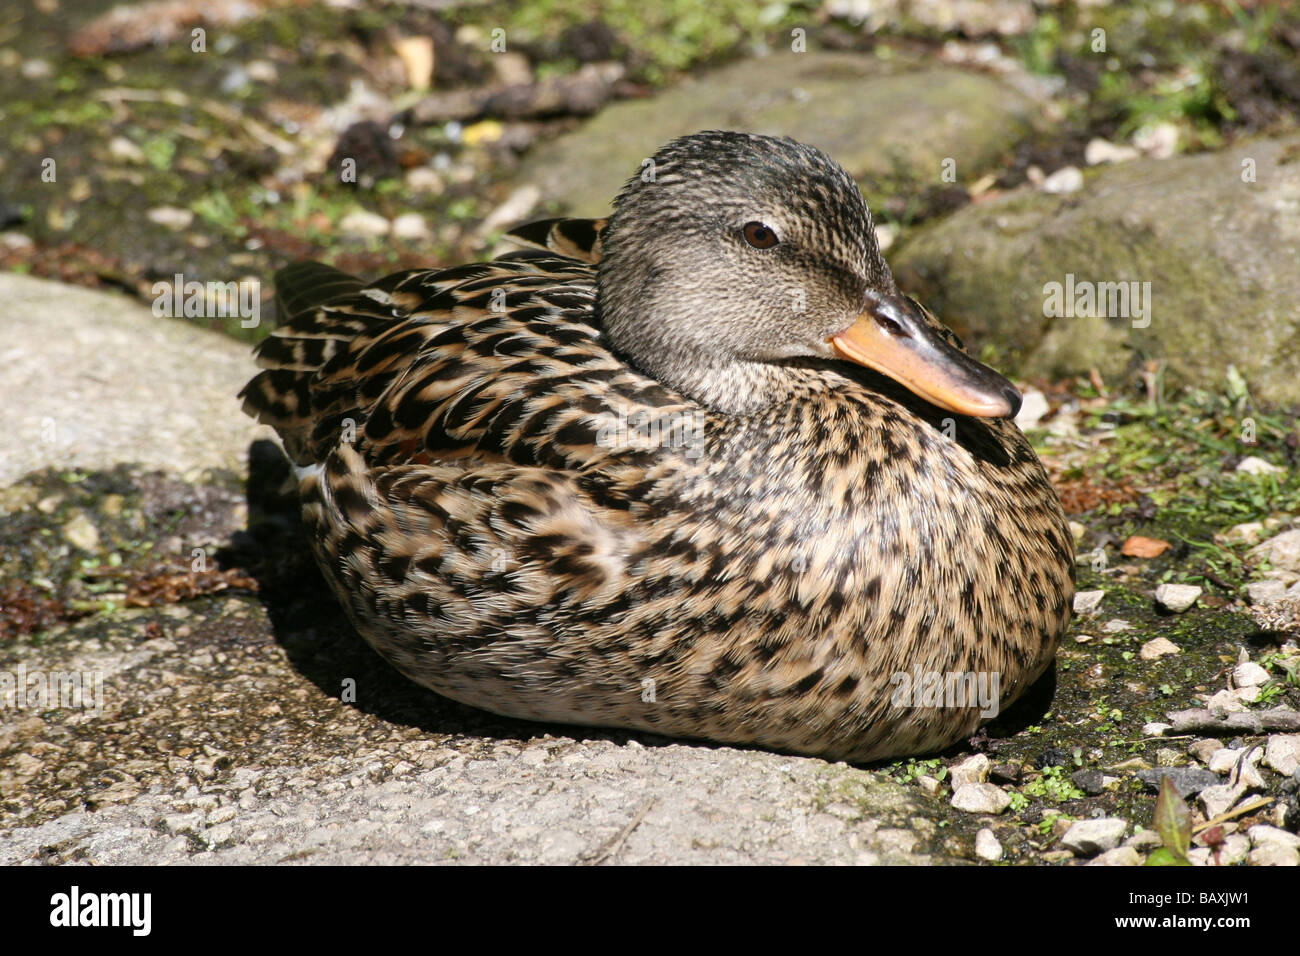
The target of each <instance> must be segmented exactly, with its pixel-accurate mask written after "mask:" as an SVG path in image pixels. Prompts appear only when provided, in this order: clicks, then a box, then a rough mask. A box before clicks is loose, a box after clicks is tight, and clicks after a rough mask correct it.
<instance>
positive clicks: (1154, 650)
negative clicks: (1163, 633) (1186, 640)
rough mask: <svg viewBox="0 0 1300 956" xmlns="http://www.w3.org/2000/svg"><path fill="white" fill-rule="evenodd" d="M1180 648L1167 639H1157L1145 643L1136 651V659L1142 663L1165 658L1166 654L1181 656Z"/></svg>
mask: <svg viewBox="0 0 1300 956" xmlns="http://www.w3.org/2000/svg"><path fill="white" fill-rule="evenodd" d="M1181 653H1182V648H1180V647H1179V646H1178V645H1177V644H1175V643H1174V642H1173V641H1171V640H1169V639H1168V638H1167V637H1157V638H1153V639H1152V640H1149V641H1147V642H1146V643H1145V644H1143V645H1142V647H1141V648H1139V650H1138V657H1140V658H1141V659H1142V660H1144V661H1154V660H1159V659H1160V658H1162V657H1164V656H1166V655H1167V654H1181Z"/></svg>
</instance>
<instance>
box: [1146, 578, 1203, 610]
mask: <svg viewBox="0 0 1300 956" xmlns="http://www.w3.org/2000/svg"><path fill="white" fill-rule="evenodd" d="M1201 593H1202V592H1201V589H1200V588H1198V587H1197V586H1196V585H1195V584H1162V585H1160V586H1159V587H1158V588H1156V604H1158V605H1160V607H1162V608H1164V610H1166V611H1170V612H1172V613H1174V614H1181V613H1182V612H1183V611H1186V610H1187V609H1188V608H1189V607H1191V606H1192V605H1193V604H1195V603H1196V599H1197V598H1199V597H1200V596H1201Z"/></svg>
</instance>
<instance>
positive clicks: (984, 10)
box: [822, 0, 1035, 45]
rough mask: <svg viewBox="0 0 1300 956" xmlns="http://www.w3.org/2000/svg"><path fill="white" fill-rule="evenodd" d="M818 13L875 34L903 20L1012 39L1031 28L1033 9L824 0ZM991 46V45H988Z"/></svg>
mask: <svg viewBox="0 0 1300 956" xmlns="http://www.w3.org/2000/svg"><path fill="white" fill-rule="evenodd" d="M822 12H823V13H824V14H825V15H826V16H829V17H834V18H837V19H844V20H848V21H849V23H850V24H852V25H853V26H855V27H857V26H859V25H861V28H862V29H866V30H869V31H871V32H873V33H874V32H875V31H877V30H880V29H881V28H882V27H887V26H891V25H893V24H895V23H897V22H898V21H899V20H900V19H906V20H909V21H911V22H913V23H916V24H917V25H919V26H922V27H926V28H928V29H930V30H936V31H941V32H944V33H960V34H962V35H963V36H967V37H981V36H988V35H990V34H999V35H1003V36H1013V35H1016V34H1021V33H1026V32H1028V31H1029V30H1031V29H1033V27H1034V23H1035V14H1034V7H1033V4H1032V3H1029V2H1028V0H980V2H979V3H967V2H960V0H959V2H957V3H953V2H952V0H870V2H868V3H864V2H862V0H827V2H826V3H825V4H823V6H822ZM990 45H992V44H990Z"/></svg>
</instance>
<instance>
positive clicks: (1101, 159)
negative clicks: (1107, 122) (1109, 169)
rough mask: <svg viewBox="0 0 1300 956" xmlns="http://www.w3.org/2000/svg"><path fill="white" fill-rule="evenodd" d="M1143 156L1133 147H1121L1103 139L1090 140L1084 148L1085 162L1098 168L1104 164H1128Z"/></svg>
mask: <svg viewBox="0 0 1300 956" xmlns="http://www.w3.org/2000/svg"><path fill="white" fill-rule="evenodd" d="M1141 155H1142V154H1141V153H1140V152H1138V151H1137V150H1136V149H1134V148H1133V147H1132V146H1120V145H1118V144H1116V143H1112V142H1110V141H1109V140H1105V139H1102V138H1101V137H1095V138H1093V139H1090V140H1089V141H1088V145H1087V146H1085V147H1084V148H1083V161H1084V162H1085V163H1087V164H1088V165H1089V166H1098V165H1100V164H1102V163H1127V162H1128V161H1129V160H1132V159H1137V158H1138V157H1139V156H1141Z"/></svg>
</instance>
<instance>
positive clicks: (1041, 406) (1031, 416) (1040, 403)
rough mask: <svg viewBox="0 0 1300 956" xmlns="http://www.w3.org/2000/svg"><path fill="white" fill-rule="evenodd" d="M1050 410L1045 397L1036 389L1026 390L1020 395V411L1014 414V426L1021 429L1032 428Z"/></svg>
mask: <svg viewBox="0 0 1300 956" xmlns="http://www.w3.org/2000/svg"><path fill="white" fill-rule="evenodd" d="M1050 410H1051V407H1050V406H1049V405H1048V404H1047V396H1046V395H1044V394H1043V393H1042V392H1040V391H1039V390H1038V389H1036V388H1027V389H1025V390H1024V391H1023V392H1021V393H1020V411H1019V412H1018V413H1017V414H1016V425H1017V426H1019V427H1020V428H1021V429H1026V428H1034V427H1036V426H1037V425H1038V423H1039V421H1041V420H1042V418H1043V416H1044V415H1046V414H1047V413H1048V412H1049V411H1050Z"/></svg>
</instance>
